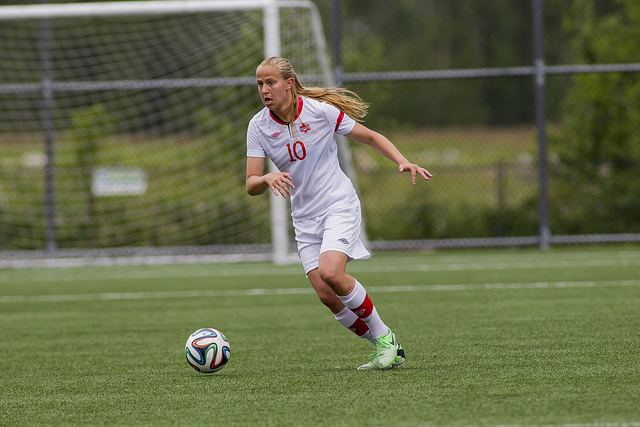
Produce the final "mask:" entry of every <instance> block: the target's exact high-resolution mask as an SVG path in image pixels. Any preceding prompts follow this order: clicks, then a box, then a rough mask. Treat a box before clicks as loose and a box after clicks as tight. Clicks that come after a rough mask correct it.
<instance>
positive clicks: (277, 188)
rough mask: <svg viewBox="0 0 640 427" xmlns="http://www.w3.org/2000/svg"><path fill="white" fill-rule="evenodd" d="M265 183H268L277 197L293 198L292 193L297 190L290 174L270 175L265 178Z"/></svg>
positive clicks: (272, 173) (273, 173)
mask: <svg viewBox="0 0 640 427" xmlns="http://www.w3.org/2000/svg"><path fill="white" fill-rule="evenodd" d="M264 182H266V183H267V185H268V186H269V188H271V191H273V194H275V195H276V196H278V195H280V196H282V197H291V191H292V190H293V189H294V188H295V185H293V180H292V179H291V175H289V173H288V172H271V173H268V174H266V175H265V176H264Z"/></svg>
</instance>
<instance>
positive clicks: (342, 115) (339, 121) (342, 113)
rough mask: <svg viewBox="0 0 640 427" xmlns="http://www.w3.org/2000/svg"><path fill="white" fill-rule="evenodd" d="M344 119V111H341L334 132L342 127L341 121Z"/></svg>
mask: <svg viewBox="0 0 640 427" xmlns="http://www.w3.org/2000/svg"><path fill="white" fill-rule="evenodd" d="M342 119H344V111H340V114H339V115H338V120H336V128H335V129H334V130H333V131H334V132H338V128H339V127H340V123H342Z"/></svg>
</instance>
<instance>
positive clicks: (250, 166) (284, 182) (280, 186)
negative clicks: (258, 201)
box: [247, 157, 294, 197]
mask: <svg viewBox="0 0 640 427" xmlns="http://www.w3.org/2000/svg"><path fill="white" fill-rule="evenodd" d="M264 163H265V158H264V157H247V193H249V195H251V196H257V195H258V194H262V193H264V192H265V190H266V189H267V188H271V191H273V194H275V195H276V196H278V195H281V196H282V197H290V196H291V190H292V189H293V187H294V185H293V181H292V180H291V175H289V173H287V172H269V173H267V174H265V175H263V173H264Z"/></svg>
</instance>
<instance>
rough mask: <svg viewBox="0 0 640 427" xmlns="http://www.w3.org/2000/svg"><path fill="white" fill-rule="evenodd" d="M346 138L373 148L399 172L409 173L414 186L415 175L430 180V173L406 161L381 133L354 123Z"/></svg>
mask: <svg viewBox="0 0 640 427" xmlns="http://www.w3.org/2000/svg"><path fill="white" fill-rule="evenodd" d="M347 137H349V138H352V139H354V140H356V141H358V142H361V143H363V144H367V145H369V146H371V147H373V148H375V149H376V150H377V151H379V152H380V153H382V155H383V156H385V157H386V158H388V159H389V160H392V161H394V162H396V163H397V164H398V170H399V171H400V172H409V173H411V182H413V183H414V184H415V183H416V176H417V175H420V176H421V177H423V178H424V179H425V180H429V179H431V173H430V172H429V171H428V170H426V169H425V168H423V167H420V166H418V165H416V164H415V163H411V162H410V161H409V160H407V158H406V157H405V156H404V155H403V154H402V153H401V152H400V150H398V149H397V148H396V146H395V145H393V143H392V142H391V141H389V139H388V138H387V137H386V136H384V135H382V134H381V133H378V132H376V131H374V130H371V129H369V128H368V127H366V126H365V125H363V124H361V123H356V125H355V126H354V127H353V129H351V132H349V133H348V134H347Z"/></svg>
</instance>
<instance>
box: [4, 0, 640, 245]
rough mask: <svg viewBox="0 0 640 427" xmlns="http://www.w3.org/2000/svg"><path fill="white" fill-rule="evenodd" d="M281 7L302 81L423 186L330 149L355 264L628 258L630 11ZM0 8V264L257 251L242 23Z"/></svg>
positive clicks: (636, 129)
mask: <svg viewBox="0 0 640 427" xmlns="http://www.w3.org/2000/svg"><path fill="white" fill-rule="evenodd" d="M27 3H31V2H17V1H11V2H4V3H3V5H4V6H6V7H10V6H18V5H26V4H27ZM56 3H60V2H54V1H51V2H48V3H47V4H45V5H44V6H47V5H50V6H54V5H55V4H56ZM229 3H233V2H229ZM285 3H287V2H284V3H283V4H282V5H281V7H280V9H279V19H280V24H279V30H280V40H281V46H280V51H281V54H282V55H283V56H287V57H288V58H289V59H290V60H291V61H292V63H293V64H294V67H295V68H296V69H297V71H298V73H299V74H300V75H301V77H302V80H303V82H304V83H305V84H306V85H326V84H329V83H331V84H339V85H341V86H345V87H348V88H349V89H352V90H354V91H356V92H357V93H358V94H360V95H361V97H362V98H363V99H365V100H366V101H367V102H369V103H370V114H369V116H368V118H367V121H366V123H365V124H366V125H367V126H369V127H371V128H373V129H375V130H377V131H379V132H381V133H383V134H384V135H386V136H387V137H389V139H390V140H391V141H392V142H394V144H396V146H397V147H398V148H399V149H400V150H401V151H402V152H403V153H404V154H405V155H406V156H407V157H408V158H409V159H410V160H412V161H414V162H416V163H419V164H420V165H422V166H424V167H426V168H427V169H429V170H430V171H431V173H432V174H433V175H434V178H433V180H432V181H431V182H429V183H424V182H422V183H419V185H417V186H416V187H414V186H412V185H410V182H409V179H408V177H406V176H398V174H397V172H396V169H395V167H394V165H393V164H391V163H390V162H389V161H388V160H387V159H385V158H384V157H382V156H380V155H379V154H377V153H376V152H375V151H373V150H371V149H370V148H368V147H365V146H361V145H358V144H356V143H348V144H349V149H350V154H351V160H350V163H351V165H350V166H351V167H350V168H349V167H348V168H349V169H351V172H350V174H351V176H352V179H353V180H354V183H355V184H356V187H357V189H358V192H359V193H360V196H361V199H362V202H363V211H364V218H365V224H366V233H367V236H368V239H369V240H370V245H371V247H372V248H373V249H424V248H437V247H469V246H502V245H538V246H540V247H543V248H545V247H549V246H550V245H553V244H561V243H573V242H603V241H606V242H620V241H640V172H638V165H639V162H640V43H638V40H640V2H637V1H633V0H571V1H565V0H544V1H543V0H475V1H468V0H397V1H394V2H388V1H383V0H316V1H314V2H312V5H311V6H309V7H307V6H305V7H293V8H292V7H288V6H287V5H286V4H285ZM300 3H302V2H300ZM74 4H82V3H81V2H74ZM6 7H5V9H4V11H1V10H0V257H14V256H17V255H16V254H19V255H20V256H22V255H26V254H29V253H40V254H42V253H45V254H46V255H47V256H56V255H59V254H65V253H66V254H69V253H71V252H73V253H76V252H79V253H82V252H83V251H85V252H86V251H95V250H101V251H107V252H108V251H112V253H113V252H114V251H115V252H116V253H127V252H130V253H141V252H144V253H165V252H171V253H231V252H243V253H256V254H260V253H269V252H270V250H271V245H270V242H271V214H270V209H269V197H268V196H267V195H264V196H262V197H257V198H252V197H249V196H247V195H246V193H245V178H244V166H245V164H244V161H245V156H246V146H245V137H246V127H247V124H248V121H249V119H250V118H251V117H252V116H253V114H255V113H256V112H257V111H259V110H260V108H261V104H260V101H259V98H258V96H257V93H256V89H255V77H254V71H255V67H256V65H257V64H258V63H259V62H260V61H261V59H262V58H263V57H264V54H265V38H264V33H265V24H264V22H265V21H264V16H263V15H264V14H263V12H262V11H261V10H233V11H232V10H226V11H225V10H222V11H211V12H206V13H204V12H199V13H181V14H171V15H167V14H161V13H146V14H136V15H126V14H124V15H118V16H75V17H68V16H56V17H52V16H47V17H34V15H33V14H31V15H30V13H33V11H31V12H29V8H23V9H24V11H25V12H24V15H21V12H19V11H18V12H17V11H16V10H18V9H17V8H15V7H14V8H10V9H7V8H6ZM3 12H5V13H4V15H3ZM316 13H317V17H318V18H319V20H320V22H321V24H322V28H321V33H322V35H323V36H324V40H323V42H324V43H325V45H324V46H323V45H322V43H321V42H319V41H318V38H317V37H316V35H317V34H315V33H314V28H316V27H315V25H316V24H315V21H314V16H316V15H314V14H316ZM323 58H324V59H323ZM323 61H326V63H324V62H323ZM345 167H347V166H345ZM292 248H293V246H292Z"/></svg>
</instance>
